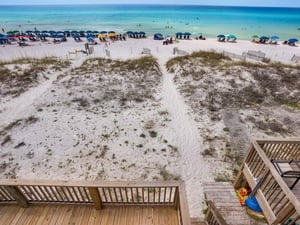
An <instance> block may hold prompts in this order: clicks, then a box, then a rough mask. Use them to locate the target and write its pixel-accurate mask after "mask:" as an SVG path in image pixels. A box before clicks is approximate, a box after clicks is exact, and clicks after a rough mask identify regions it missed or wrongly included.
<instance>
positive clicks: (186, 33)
mask: <svg viewBox="0 0 300 225" xmlns="http://www.w3.org/2000/svg"><path fill="white" fill-rule="evenodd" d="M183 35H187V36H190V35H191V33H190V32H185V33H183Z"/></svg>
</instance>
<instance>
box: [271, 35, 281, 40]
mask: <svg viewBox="0 0 300 225" xmlns="http://www.w3.org/2000/svg"><path fill="white" fill-rule="evenodd" d="M271 39H274V40H275V39H279V37H278V36H275V35H274V36H272V37H271Z"/></svg>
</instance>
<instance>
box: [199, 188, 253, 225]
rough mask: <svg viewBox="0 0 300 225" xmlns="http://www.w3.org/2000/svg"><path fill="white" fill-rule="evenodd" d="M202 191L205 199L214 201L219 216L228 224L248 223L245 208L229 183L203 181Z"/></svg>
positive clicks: (243, 224) (245, 224)
mask: <svg viewBox="0 0 300 225" xmlns="http://www.w3.org/2000/svg"><path fill="white" fill-rule="evenodd" d="M204 193H205V196H206V199H207V200H208V201H212V202H213V203H214V205H215V207H216V209H217V210H218V212H219V213H220V216H221V217H222V218H223V219H224V220H225V221H226V223H227V224H228V225H250V219H249V217H248V215H247V213H246V210H245V209H244V208H243V207H242V206H241V204H240V202H239V200H238V198H237V196H236V193H235V192H234V188H233V186H232V185H231V184H230V183H224V182H211V183H205V184H204ZM222 224H224V223H222Z"/></svg>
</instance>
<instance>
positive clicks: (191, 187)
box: [160, 64, 213, 217]
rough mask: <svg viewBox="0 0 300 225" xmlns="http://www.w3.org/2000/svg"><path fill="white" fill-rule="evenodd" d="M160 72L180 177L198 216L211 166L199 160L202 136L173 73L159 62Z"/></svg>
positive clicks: (192, 212)
mask: <svg viewBox="0 0 300 225" xmlns="http://www.w3.org/2000/svg"><path fill="white" fill-rule="evenodd" d="M160 67H161V71H162V73H163V88H162V106H163V107H164V108H165V109H167V110H168V111H169V113H170V119H171V120H172V121H171V124H170V126H171V129H172V131H173V132H175V135H174V136H175V141H176V142H177V146H178V149H179V152H180V155H181V157H180V158H181V161H182V162H181V163H180V164H181V165H182V172H181V179H182V180H184V181H185V185H186V191H187V198H188V203H189V209H190V214H191V217H199V216H201V215H202V213H201V212H200V210H201V208H202V202H203V200H204V195H203V190H202V182H203V181H206V182H207V181H212V180H213V174H212V172H211V170H210V165H209V163H208V162H207V161H206V160H203V159H202V156H201V154H200V150H201V149H202V148H203V146H202V144H201V143H202V139H201V137H200V135H199V134H198V130H197V126H196V124H195V122H194V121H193V119H192V118H191V116H189V114H188V107H187V105H186V104H185V102H184V100H183V98H182V96H181V95H180V93H179V92H178V90H177V89H176V86H175V83H174V81H173V78H174V74H170V73H168V72H167V71H166V69H165V66H164V65H162V64H161V65H160Z"/></svg>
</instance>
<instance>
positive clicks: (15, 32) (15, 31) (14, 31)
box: [12, 30, 20, 34]
mask: <svg viewBox="0 0 300 225" xmlns="http://www.w3.org/2000/svg"><path fill="white" fill-rule="evenodd" d="M12 32H13V33H14V34H17V33H20V31H18V30H13V31H12Z"/></svg>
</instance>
